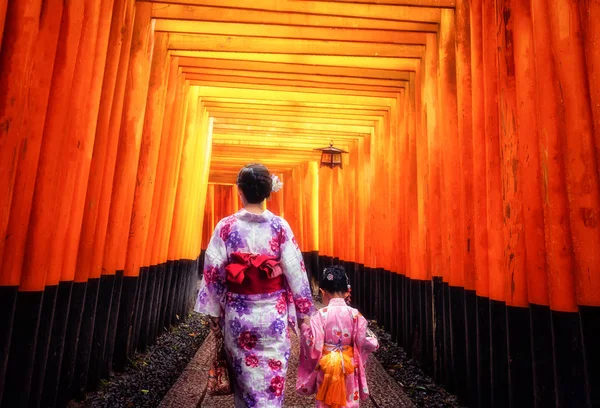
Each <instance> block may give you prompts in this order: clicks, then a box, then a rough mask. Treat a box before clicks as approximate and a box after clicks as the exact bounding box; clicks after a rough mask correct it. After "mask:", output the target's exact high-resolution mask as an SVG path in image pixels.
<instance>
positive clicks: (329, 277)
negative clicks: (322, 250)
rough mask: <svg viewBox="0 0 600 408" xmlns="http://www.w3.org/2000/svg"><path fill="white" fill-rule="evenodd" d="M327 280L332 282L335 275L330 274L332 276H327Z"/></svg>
mask: <svg viewBox="0 0 600 408" xmlns="http://www.w3.org/2000/svg"><path fill="white" fill-rule="evenodd" d="M327 280H330V281H331V280H333V274H332V273H330V274H328V275H327Z"/></svg>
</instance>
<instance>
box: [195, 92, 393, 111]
mask: <svg viewBox="0 0 600 408" xmlns="http://www.w3.org/2000/svg"><path fill="white" fill-rule="evenodd" d="M202 101H203V102H205V104H206V106H238V105H248V106H254V107H262V106H265V107H267V108H270V109H275V108H277V109H279V108H291V109H300V110H304V109H306V110H307V111H308V110H310V111H319V110H320V109H323V111H331V110H336V111H337V110H338V109H344V110H346V111H349V112H350V113H352V112H361V111H372V112H389V111H390V108H389V107H388V106H385V105H381V106H379V105H356V104H352V105H350V104H342V103H323V102H298V101H289V100H279V99H240V98H231V97H215V96H204V97H203V98H202Z"/></svg>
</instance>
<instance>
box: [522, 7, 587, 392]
mask: <svg viewBox="0 0 600 408" xmlns="http://www.w3.org/2000/svg"><path fill="white" fill-rule="evenodd" d="M531 10H532V17H533V28H534V31H533V35H534V37H533V38H534V45H535V53H534V55H535V68H536V75H537V83H536V107H537V109H536V117H537V119H538V122H537V126H538V129H539V135H540V155H541V168H542V181H543V195H542V200H543V201H542V202H543V206H544V220H545V224H544V226H545V235H546V237H545V241H546V262H547V265H548V290H549V300H550V308H551V309H552V310H556V311H560V312H574V311H575V310H576V301H575V289H574V282H573V269H574V259H573V246H572V245H573V243H572V240H571V230H570V225H569V223H565V222H564V220H565V219H568V217H569V214H568V201H567V191H566V186H565V172H564V163H563V157H564V156H563V150H562V149H563V148H562V146H563V143H562V136H561V134H560V125H559V123H560V121H561V117H560V111H559V108H558V106H557V103H556V101H557V100H558V99H559V98H560V96H559V95H560V93H559V92H560V90H559V88H558V86H557V85H556V71H555V67H554V64H553V63H552V47H551V43H550V41H549V39H550V24H549V16H548V10H547V5H546V2H545V1H539V0H531ZM549 84H550V85H549ZM554 98H556V99H554ZM559 282H560V283H559ZM535 312H536V317H535V320H533V322H534V323H533V330H534V336H535V337H536V338H538V343H537V347H536V348H535V349H534V355H533V358H534V361H535V362H536V364H537V365H538V367H536V374H538V373H539V377H538V378H536V384H535V386H536V387H540V388H541V387H543V388H544V389H555V387H556V386H557V384H556V383H555V376H554V366H555V363H554V359H556V358H557V356H556V354H555V353H560V352H561V351H559V350H553V345H552V344H551V343H550V344H548V343H547V342H546V343H542V341H543V340H542V339H543V338H544V337H547V338H549V339H552V328H551V324H550V319H551V313H552V312H551V311H550V310H548V309H545V308H538V309H537V310H536V311H535ZM534 345H535V343H534ZM543 345H545V346H546V347H547V348H546V349H545V350H546V353H545V356H544V357H542V356H541V355H540V353H543V351H542V350H544V349H543V348H542V347H540V346H543ZM548 351H551V352H552V354H551V355H548ZM542 358H543V359H542ZM538 368H539V371H538ZM538 398H540V400H539V401H540V403H541V404H543V403H546V404H548V403H552V404H555V399H554V396H548V397H545V396H543V395H542V396H540V397H538Z"/></svg>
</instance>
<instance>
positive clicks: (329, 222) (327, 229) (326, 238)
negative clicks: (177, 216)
mask: <svg viewBox="0 0 600 408" xmlns="http://www.w3.org/2000/svg"><path fill="white" fill-rule="evenodd" d="M332 175H333V173H332V172H331V171H330V170H329V169H327V168H325V167H321V168H319V256H320V260H321V261H322V262H320V265H319V269H320V271H322V270H323V268H324V267H325V266H327V265H329V264H330V263H331V260H332V259H333V210H332V182H333V177H332ZM288 188H289V187H288ZM284 204H285V201H284Z"/></svg>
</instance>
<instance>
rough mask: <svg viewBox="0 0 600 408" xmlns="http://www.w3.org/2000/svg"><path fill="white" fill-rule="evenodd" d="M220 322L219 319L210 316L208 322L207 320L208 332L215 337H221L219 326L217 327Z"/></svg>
mask: <svg viewBox="0 0 600 408" xmlns="http://www.w3.org/2000/svg"><path fill="white" fill-rule="evenodd" d="M220 320H221V319H220V318H219V317H214V316H211V317H210V320H209V325H210V330H211V331H212V332H213V333H214V334H215V335H216V336H220V335H221V326H220V325H219V322H220Z"/></svg>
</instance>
